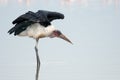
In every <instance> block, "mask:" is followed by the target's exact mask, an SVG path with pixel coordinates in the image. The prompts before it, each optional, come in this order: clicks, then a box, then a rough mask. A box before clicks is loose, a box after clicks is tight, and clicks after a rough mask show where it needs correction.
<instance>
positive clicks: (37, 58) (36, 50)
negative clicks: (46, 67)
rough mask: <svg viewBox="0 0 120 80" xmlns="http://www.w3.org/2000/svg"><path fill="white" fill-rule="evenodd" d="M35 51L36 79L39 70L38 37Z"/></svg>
mask: <svg viewBox="0 0 120 80" xmlns="http://www.w3.org/2000/svg"><path fill="white" fill-rule="evenodd" d="M35 52H36V60H37V69H36V79H35V80H38V77H39V70H40V59H39V55H38V39H36V45H35Z"/></svg>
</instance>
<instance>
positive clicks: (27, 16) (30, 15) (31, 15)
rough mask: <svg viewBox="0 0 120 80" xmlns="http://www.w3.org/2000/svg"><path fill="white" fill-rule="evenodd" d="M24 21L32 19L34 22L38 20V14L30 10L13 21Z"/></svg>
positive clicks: (16, 22) (14, 22)
mask: <svg viewBox="0 0 120 80" xmlns="http://www.w3.org/2000/svg"><path fill="white" fill-rule="evenodd" d="M24 21H32V22H37V21H38V19H37V16H36V15H35V13H34V12H32V11H28V12H27V13H25V14H23V15H21V16H19V17H18V18H17V19H15V20H14V21H13V22H12V23H13V24H18V23H21V22H24Z"/></svg>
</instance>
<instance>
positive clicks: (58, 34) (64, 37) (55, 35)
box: [50, 30, 72, 44]
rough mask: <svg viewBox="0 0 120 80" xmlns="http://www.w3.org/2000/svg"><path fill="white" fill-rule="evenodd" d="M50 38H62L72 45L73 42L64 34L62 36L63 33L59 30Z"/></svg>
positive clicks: (53, 32)
mask: <svg viewBox="0 0 120 80" xmlns="http://www.w3.org/2000/svg"><path fill="white" fill-rule="evenodd" d="M50 37H51V38H54V37H57V38H61V39H63V40H65V41H67V42H69V43H71V44H72V42H71V41H70V40H69V39H68V38H67V37H66V36H65V35H64V34H62V33H61V31H59V30H54V31H52V33H51V35H50Z"/></svg>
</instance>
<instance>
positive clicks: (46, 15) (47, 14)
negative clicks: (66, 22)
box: [36, 10, 64, 22]
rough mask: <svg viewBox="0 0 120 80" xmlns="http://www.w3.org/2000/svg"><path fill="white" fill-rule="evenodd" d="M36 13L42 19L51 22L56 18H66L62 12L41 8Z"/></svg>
mask: <svg viewBox="0 0 120 80" xmlns="http://www.w3.org/2000/svg"><path fill="white" fill-rule="evenodd" d="M36 15H37V16H38V17H39V19H40V20H42V21H49V22H51V21H53V20H55V19H64V15H63V14H62V13H58V12H51V11H44V10H39V11H38V12H36Z"/></svg>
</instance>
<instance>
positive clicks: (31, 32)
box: [19, 23, 55, 39]
mask: <svg viewBox="0 0 120 80" xmlns="http://www.w3.org/2000/svg"><path fill="white" fill-rule="evenodd" d="M54 30H55V28H54V26H52V25H50V26H48V27H44V26H42V25H40V24H39V23H35V24H32V25H30V26H28V27H27V29H26V30H24V31H23V32H21V33H20V34H19V36H29V37H32V38H35V39H36V38H38V37H40V36H44V37H49V36H50V34H51V33H52V31H54Z"/></svg>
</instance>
